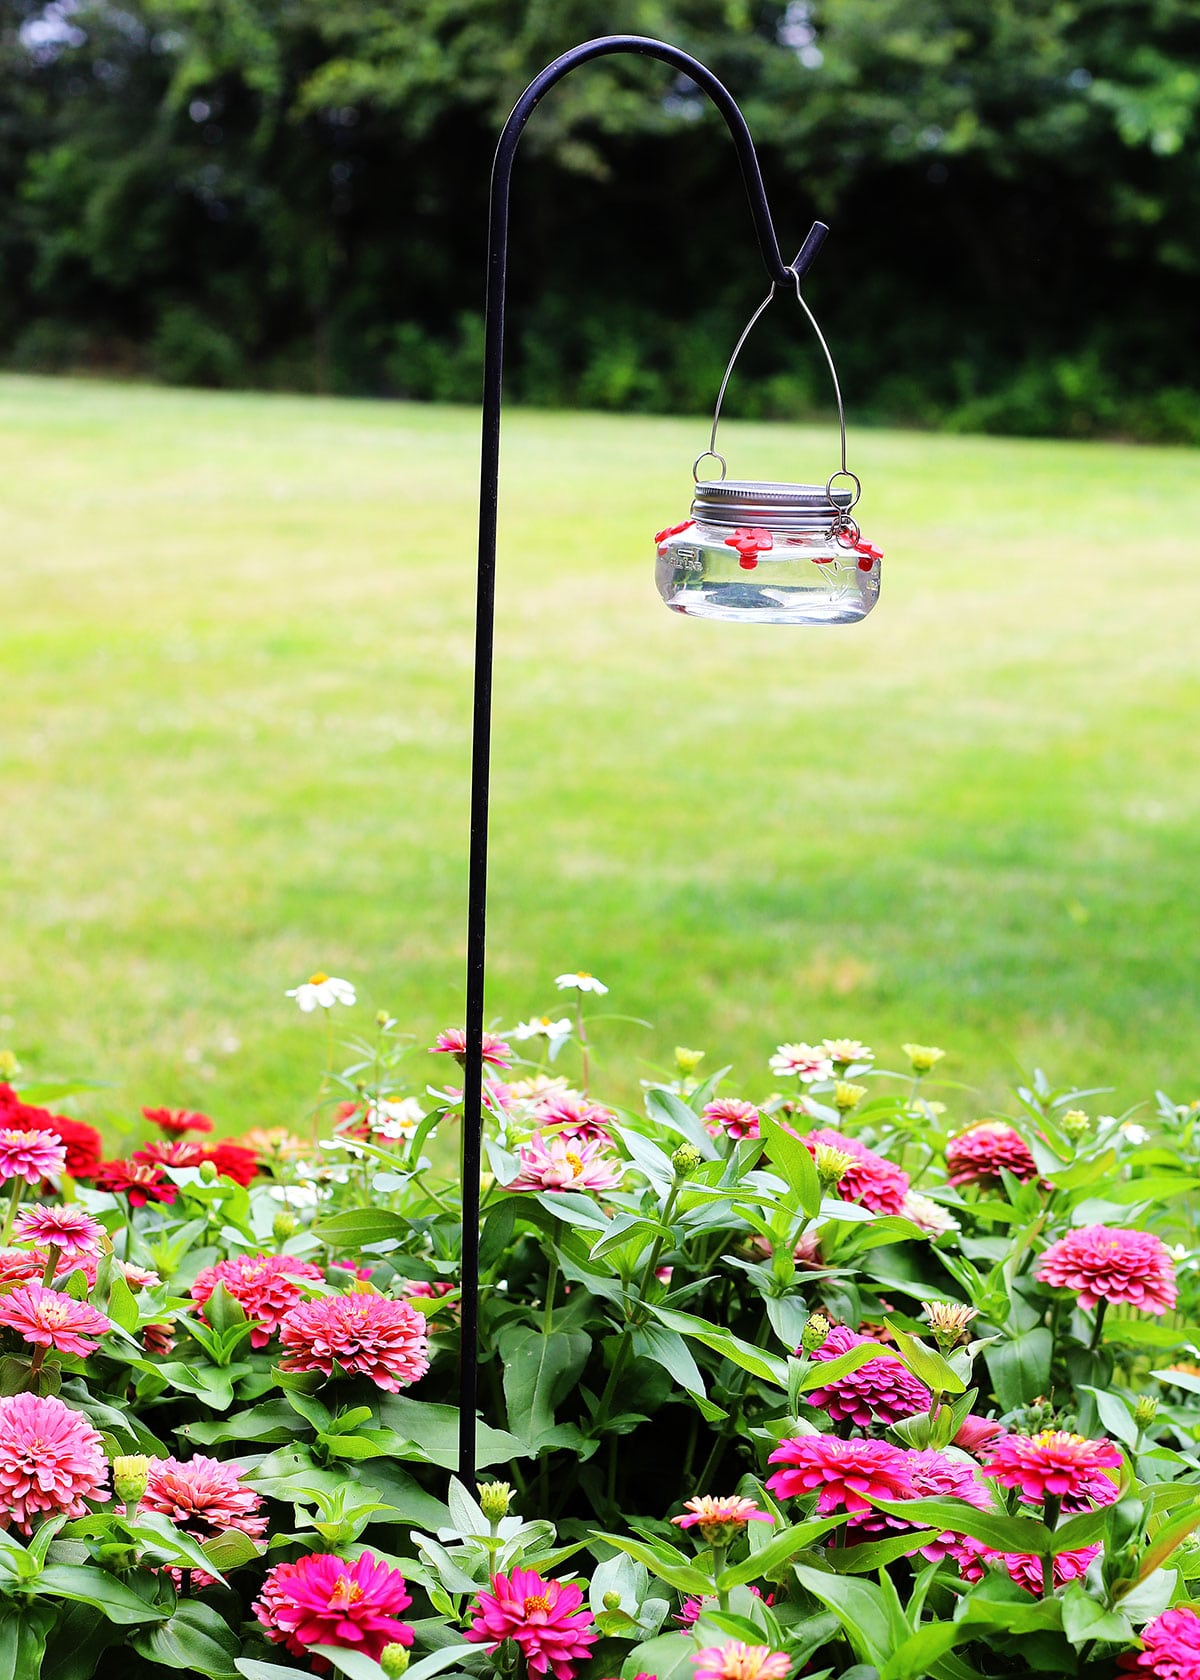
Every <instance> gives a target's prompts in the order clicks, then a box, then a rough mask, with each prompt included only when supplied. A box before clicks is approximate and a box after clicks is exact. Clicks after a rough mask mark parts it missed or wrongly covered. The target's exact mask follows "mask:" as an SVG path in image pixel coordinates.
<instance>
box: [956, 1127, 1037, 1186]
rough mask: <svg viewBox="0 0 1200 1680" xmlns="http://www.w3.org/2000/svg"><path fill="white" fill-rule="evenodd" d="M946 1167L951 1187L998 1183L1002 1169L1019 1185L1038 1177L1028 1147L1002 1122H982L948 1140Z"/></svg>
mask: <svg viewBox="0 0 1200 1680" xmlns="http://www.w3.org/2000/svg"><path fill="white" fill-rule="evenodd" d="M946 1166H947V1168H948V1172H947V1177H948V1178H949V1180H950V1183H951V1184H1000V1183H1001V1182H1002V1179H1001V1176H1000V1175H1001V1169H1002V1168H1003V1169H1004V1170H1005V1171H1007V1172H1010V1173H1012V1175H1013V1177H1014V1178H1019V1179H1021V1180H1022V1182H1024V1180H1026V1179H1029V1178H1036V1177H1037V1175H1038V1170H1037V1162H1036V1161H1035V1160H1034V1158H1033V1156H1032V1155H1031V1154H1030V1151H1029V1145H1028V1144H1027V1143H1026V1142H1025V1139H1024V1138H1023V1137H1022V1136H1021V1134H1020V1132H1018V1131H1015V1130H1014V1129H1013V1127H1012V1126H1008V1125H1005V1123H1004V1121H1003V1120H983V1121H981V1122H980V1124H979V1125H978V1126H972V1127H971V1128H970V1129H969V1130H968V1131H965V1132H960V1133H959V1135H958V1137H956V1138H951V1139H950V1142H949V1143H948V1144H947V1145H946Z"/></svg>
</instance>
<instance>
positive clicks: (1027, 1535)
mask: <svg viewBox="0 0 1200 1680" xmlns="http://www.w3.org/2000/svg"><path fill="white" fill-rule="evenodd" d="M868 1497H869V1496H868ZM871 1504H872V1505H874V1506H876V1507H877V1508H878V1509H879V1510H881V1511H886V1512H887V1514H888V1515H889V1516H891V1517H903V1518H904V1520H905V1522H910V1523H913V1524H914V1525H915V1526H917V1527H920V1528H935V1529H937V1531H938V1533H939V1534H942V1533H945V1532H946V1531H947V1530H950V1531H951V1532H953V1533H955V1534H969V1535H970V1536H971V1538H972V1539H973V1540H982V1541H983V1543H984V1545H985V1546H990V1547H991V1549H992V1550H993V1551H995V1552H1036V1553H1037V1554H1039V1555H1041V1554H1042V1553H1044V1552H1046V1551H1049V1550H1050V1549H1051V1546H1052V1543H1053V1539H1054V1536H1053V1535H1052V1534H1051V1531H1050V1530H1049V1529H1048V1528H1047V1527H1046V1525H1045V1523H1040V1522H1035V1521H1034V1520H1033V1519H1032V1518H1030V1517H1009V1516H1005V1515H1004V1514H1003V1513H1002V1512H995V1513H993V1512H991V1511H977V1510H976V1509H975V1507H974V1505H968V1504H967V1503H966V1501H965V1500H962V1499H903V1500H900V1499H872V1500H871ZM1087 1515H1089V1516H1090V1515H1092V1513H1091V1512H1088V1513H1087ZM1060 1549H1065V1548H1060Z"/></svg>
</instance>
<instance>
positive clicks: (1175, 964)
mask: <svg viewBox="0 0 1200 1680" xmlns="http://www.w3.org/2000/svg"><path fill="white" fill-rule="evenodd" d="M0 426H2V428H3V458H4V461H5V465H6V470H5V489H4V492H3V497H2V499H0V500H2V512H0V547H2V554H3V576H4V607H3V614H2V618H0V624H2V635H3V643H4V688H3V694H4V706H3V718H4V722H3V732H2V741H0V754H2V757H0V765H2V768H0V778H2V782H0V785H2V789H3V800H4V854H5V858H6V867H5V869H4V874H3V882H4V884H3V899H2V904H0V912H2V915H3V928H4V945H5V952H6V960H5V963H4V965H3V966H4V972H3V976H2V978H0V1010H2V1011H3V1015H2V1016H0V1020H2V1023H3V1024H2V1027H0V1043H3V1042H5V1041H7V1042H8V1043H10V1044H11V1045H12V1047H13V1048H14V1049H15V1050H16V1051H17V1052H18V1054H19V1055H20V1056H21V1059H22V1061H23V1063H24V1064H25V1066H26V1069H27V1070H28V1071H29V1073H31V1074H36V1075H37V1076H46V1077H49V1076H51V1075H68V1076H69V1075H86V1076H92V1077H95V1078H99V1079H103V1080H107V1081H108V1082H109V1089H108V1090H107V1091H106V1092H105V1093H103V1094H102V1095H101V1096H99V1097H98V1098H96V1099H95V1100H94V1101H91V1102H90V1104H88V1103H85V1105H84V1107H85V1111H90V1112H92V1113H100V1112H104V1113H106V1114H108V1115H116V1116H120V1115H122V1114H124V1115H128V1114H131V1113H133V1112H135V1111H136V1108H137V1106H138V1105H140V1104H142V1103H183V1104H188V1105H194V1106H199V1107H203V1108H205V1109H206V1110H207V1111H208V1112H210V1113H212V1114H214V1115H215V1116H217V1117H218V1119H219V1120H220V1121H221V1122H222V1123H223V1124H225V1125H227V1126H228V1127H229V1128H231V1129H234V1130H236V1129H238V1128H240V1127H242V1126H244V1125H248V1124H251V1123H267V1122H279V1121H294V1120H296V1119H297V1118H298V1117H299V1116H301V1115H302V1114H303V1112H304V1110H305V1107H306V1105H307V1104H308V1103H310V1102H311V1097H312V1093H313V1090H314V1088H315V1085H316V1081H317V1078H318V1075H319V1070H320V1066H321V1061H322V1056H323V1053H324V1035H323V1032H322V1026H321V1023H319V1022H317V1021H315V1020H313V1019H304V1018H301V1017H300V1016H299V1015H298V1013H297V1012H296V1011H295V1008H294V1006H293V1004H292V1003H291V1002H289V1001H288V1000H286V999H285V998H284V996H283V994H284V991H285V989H286V988H287V987H289V986H294V985H296V984H297V983H298V982H299V981H300V980H302V979H304V978H305V977H307V975H308V974H309V972H310V971H311V970H313V969H315V968H318V967H320V968H324V969H326V970H328V971H329V972H331V973H335V974H342V975H346V976H348V977H349V978H351V979H353V980H354V981H355V982H356V983H357V984H358V986H359V988H360V994H361V997H362V1000H363V1006H362V1008H360V1009H358V1010H356V1011H354V1012H353V1014H352V1015H351V1014H347V1015H346V1016H345V1017H344V1023H343V1024H344V1025H345V1026H346V1027H347V1028H349V1026H350V1025H351V1023H352V1022H354V1021H355V1020H356V1018H357V1021H358V1024H359V1025H361V1026H363V1027H365V1026H366V1025H367V1024H368V1023H369V1020H370V1017H371V1015H372V1014H373V1012H374V1010H375V1009H376V1008H377V1007H378V1006H380V1005H385V1006H386V1007H388V1008H389V1009H391V1010H392V1011H393V1012H394V1013H395V1014H396V1015H397V1016H398V1017H399V1018H400V1019H401V1021H402V1022H404V1023H405V1024H406V1025H408V1026H410V1027H411V1030H412V1031H413V1033H414V1034H415V1036H416V1040H417V1042H418V1044H421V1045H424V1044H428V1043H430V1042H432V1039H431V1036H430V1035H432V1033H433V1032H435V1031H436V1029H437V1028H439V1027H441V1026H443V1025H446V1024H449V1023H454V1022H460V1021H461V1019H462V1013H463V1004H462V990H463V980H462V969H463V919H464V906H465V892H466V889H465V877H466V864H465V859H466V826H467V778H468V746H469V726H470V688H469V683H470V672H471V654H472V615H473V568H474V520H475V511H474V509H475V495H476V471H477V468H476V461H477V418H476V416H475V415H474V414H473V413H472V412H470V411H466V410H462V409H450V408H435V407H411V406H397V405H387V406H385V405H377V404H371V403H364V402H338V401H322V400H313V399H308V398H290V397H266V396H257V395H255V396H235V395H207V394H195V393H182V392H175V391H163V390H152V389H142V388H136V387H129V386H109V385H102V384H92V383H82V382H68V381H62V382H56V381H42V380H34V379H24V378H21V379H18V378H8V379H4V380H0ZM723 438H724V440H725V442H724V444H723V447H726V452H727V453H728V455H729V457H730V465H731V472H732V473H733V475H734V476H742V477H762V478H776V477H777V478H785V479H790V478H813V479H823V478H824V477H825V476H826V474H827V473H828V471H829V470H830V468H831V467H832V466H833V465H834V464H835V454H834V449H835V438H834V435H833V433H832V431H831V430H830V429H828V428H826V429H821V430H814V429H809V428H800V427H787V426H768V425H749V424H743V425H732V424H731V425H729V426H728V427H727V428H726V429H725V431H724V433H723ZM704 442H705V430H704V427H703V425H702V424H701V423H700V422H699V421H695V420H689V421H674V420H662V419H652V418H636V419H624V418H619V417H612V416H605V417H599V416H592V415H574V414H547V413H519V412H518V413H513V414H512V415H511V417H510V418H509V419H508V420H507V421H506V429H505V449H504V483H503V488H502V495H501V556H500V574H499V579H500V581H499V603H498V605H499V613H498V626H499V628H498V636H499V641H498V647H499V654H498V663H497V679H496V680H497V687H496V750H495V765H494V799H493V815H492V834H493V853H492V875H491V880H492V893H491V902H490V985H489V1014H490V1015H492V1016H494V1017H495V1018H497V1019H498V1020H499V1021H501V1022H503V1023H505V1024H511V1023H512V1022H513V1021H514V1020H515V1019H516V1018H517V1017H518V1015H525V1014H528V1013H530V1012H531V1011H534V1010H536V1011H538V1012H541V1011H543V1010H546V1009H547V1008H555V1009H556V1010H557V1008H558V1005H559V1003H560V1002H561V1001H562V1000H561V999H560V998H559V995H558V994H557V993H556V992H555V991H554V988H553V985H552V979H553V976H554V975H555V974H557V973H559V972H560V971H561V970H563V969H567V968H570V969H574V968H580V967H582V968H588V969H592V970H594V971H595V972H596V973H597V974H599V975H601V976H602V977H603V978H604V979H605V980H606V981H607V982H608V984H609V985H610V987H611V993H610V996H609V997H608V998H607V999H605V1000H604V1003H605V1004H606V1005H608V1006H611V1008H612V1009H613V1010H615V1011H618V1012H621V1013H623V1014H626V1015H631V1016H641V1017H645V1018H646V1019H648V1020H651V1021H653V1022H654V1023H655V1031H654V1032H653V1033H648V1032H644V1031H642V1030H641V1029H638V1028H634V1027H628V1026H621V1027H618V1026H612V1025H610V1026H609V1027H608V1028H604V1027H599V1028H597V1041H598V1050H599V1054H600V1059H601V1069H600V1086H601V1089H607V1090H608V1091H609V1092H610V1093H615V1094H616V1095H617V1096H618V1097H623V1098H629V1097H630V1096H631V1095H632V1093H633V1092H634V1091H635V1090H636V1080H637V1078H638V1076H639V1075H642V1074H646V1073H648V1072H649V1071H650V1065H651V1064H654V1063H660V1064H661V1062H663V1061H664V1060H669V1058H670V1051H671V1047H672V1046H673V1045H674V1044H676V1043H684V1044H688V1045H691V1046H694V1047H696V1048H702V1049H705V1050H706V1051H707V1052H708V1056H709V1061H708V1063H707V1064H706V1065H707V1066H710V1067H711V1066H714V1065H719V1064H720V1063H723V1062H725V1061H732V1062H734V1064H735V1068H736V1075H737V1077H738V1078H739V1079H741V1080H744V1081H745V1084H746V1087H747V1088H748V1089H749V1090H750V1091H751V1092H757V1093H761V1092H762V1091H764V1090H765V1089H766V1088H768V1087H769V1078H768V1075H767V1073H766V1068H765V1059H766V1057H767V1055H768V1054H769V1053H770V1051H771V1050H772V1049H773V1048H774V1046H775V1044H776V1043H777V1042H779V1041H780V1040H785V1039H811V1038H814V1037H817V1038H819V1037H821V1036H822V1035H832V1034H854V1035H860V1036H863V1037H865V1038H868V1039H869V1040H870V1041H872V1042H873V1043H874V1044H875V1045H876V1048H877V1049H880V1050H881V1051H883V1050H887V1051H888V1052H889V1057H890V1059H892V1060H893V1061H894V1059H895V1052H894V1048H893V1047H894V1046H895V1045H896V1044H898V1043H899V1042H901V1041H903V1040H905V1039H910V1038H915V1039H918V1040H921V1041H924V1042H932V1043H939V1044H942V1045H944V1046H946V1048H947V1049H948V1050H949V1051H950V1052H951V1055H950V1056H949V1057H948V1058H947V1060H946V1062H945V1063H943V1068H944V1070H945V1072H946V1075H947V1077H948V1078H957V1079H963V1080H967V1081H970V1082H972V1083H974V1084H976V1085H977V1086H979V1087H980V1094H979V1098H978V1101H979V1103H980V1104H982V1103H985V1102H987V1101H989V1100H990V1101H995V1100H996V1098H997V1096H998V1094H999V1092H1000V1090H1001V1088H1002V1086H1003V1085H1004V1084H1005V1082H1006V1081H1007V1080H1008V1078H1009V1077H1010V1075H1011V1074H1012V1072H1013V1071H1014V1069H1015V1067H1016V1066H1017V1065H1018V1064H1022V1065H1024V1066H1027V1067H1028V1066H1030V1065H1032V1064H1034V1063H1040V1064H1042V1065H1044V1066H1045V1067H1046V1068H1047V1070H1048V1071H1049V1072H1051V1074H1052V1075H1053V1076H1056V1077H1059V1078H1062V1079H1067V1078H1073V1079H1075V1080H1077V1081H1078V1082H1081V1083H1089V1084H1090V1083H1115V1084H1116V1085H1117V1086H1118V1092H1117V1095H1116V1096H1115V1097H1114V1098H1112V1099H1111V1101H1112V1103H1117V1102H1120V1103H1125V1102H1128V1101H1133V1100H1135V1099H1137V1098H1140V1097H1143V1096H1145V1095H1147V1094H1148V1093H1149V1091H1150V1090H1152V1089H1153V1087H1154V1086H1155V1085H1165V1086H1166V1087H1167V1088H1169V1089H1171V1090H1172V1091H1173V1092H1175V1093H1177V1095H1178V1096H1179V1097H1180V1098H1181V1099H1182V1098H1184V1097H1191V1096H1194V1095H1196V1094H1197V1090H1198V1087H1200V1067H1198V1065H1197V1048H1196V1030H1195V1004H1196V997H1195V993H1196V986H1195V972H1196V954H1195V929H1196V918H1197V909H1198V908H1200V870H1198V868H1197V842H1196V835H1197V828H1198V822H1197V817H1198V809H1197V808H1198V805H1200V778H1198V776H1197V757H1196V744H1195V740H1196V720H1197V715H1198V711H1200V707H1198V700H1200V680H1198V678H1197V667H1196V628H1197V623H1198V621H1200V611H1198V609H1200V570H1198V568H1197V566H1196V540H1195V532H1196V531H1197V530H1200V473H1198V472H1197V459H1196V456H1195V455H1194V454H1189V453H1187V452H1185V451H1181V450H1151V449H1131V448H1123V447H1120V446H1115V445H1100V444H1086V445H1074V444H1067V443H1041V442H1037V443H1031V442H1008V441H998V440H992V439H989V440H981V439H973V438H971V439H968V438H942V437H931V436H924V435H919V434H907V433H895V432H859V433H857V434H855V433H854V432H853V430H852V433H851V465H853V466H854V467H855V468H856V469H857V470H858V471H859V472H860V473H861V475H862V477H863V480H864V484H865V486H866V490H865V495H864V498H863V503H862V508H861V512H862V519H863V527H864V531H865V533H866V534H867V535H868V536H869V537H871V538H872V539H874V540H876V541H877V542H879V543H880V544H881V546H882V547H883V548H884V549H885V550H886V559H885V562H884V567H883V576H884V583H883V595H882V598H881V600H880V604H879V606H878V608H877V609H876V611H875V613H874V614H873V616H872V617H871V618H870V619H869V620H868V621H867V622H866V623H865V624H863V625H862V626H859V627H855V628H845V629H826V630H819V629H815V630H806V631H805V630H791V629H786V628H775V627H760V628H758V629H749V628H743V627H741V626H726V625H721V624H710V623H703V622H698V621H694V620H687V619H682V618H679V617H676V616H675V615H673V614H670V613H668V612H667V611H666V610H665V609H664V608H663V607H662V605H661V604H660V603H659V601H658V598H657V595H656V593H655V590H654V585H653V578H652V550H653V545H652V541H651V535H652V533H653V532H654V531H655V530H656V529H658V528H659V527H660V526H662V525H666V524H669V523H671V522H673V521H675V520H678V519H681V518H683V517H685V516H686V512H687V505H688V499H689V495H688V492H689V485H690V465H691V461H692V459H693V457H694V455H695V454H696V453H697V451H698V450H699V449H700V448H701V447H702V446H703V444H704ZM441 1072H444V1069H441V1068H440V1067H438V1066H437V1065H435V1064H433V1063H429V1062H428V1061H427V1059H426V1058H424V1057H419V1058H417V1059H416V1061H415V1062H414V1077H416V1078H417V1079H418V1080H419V1081H423V1080H424V1079H425V1078H429V1077H433V1076H435V1075H437V1074H438V1073H441ZM606 1081H607V1083H606ZM966 1100H968V1101H974V1100H975V1099H966ZM1101 1106H1106V1105H1101Z"/></svg>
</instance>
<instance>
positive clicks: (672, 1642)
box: [621, 1633, 696, 1680]
mask: <svg viewBox="0 0 1200 1680" xmlns="http://www.w3.org/2000/svg"><path fill="white" fill-rule="evenodd" d="M695 1655H696V1642H695V1640H694V1639H692V1638H691V1636H690V1635H689V1634H686V1633H660V1634H658V1635H657V1637H656V1638H654V1639H647V1640H646V1641H645V1642H644V1644H641V1645H635V1646H634V1648H633V1650H632V1651H630V1653H629V1655H628V1656H627V1657H626V1658H625V1661H624V1662H623V1663H622V1665H621V1674H622V1676H623V1680H634V1676H635V1675H638V1674H653V1675H654V1676H655V1677H656V1680H694V1676H695V1673H696V1665H695V1663H694V1662H693V1661H692V1658H693V1657H694V1656H695Z"/></svg>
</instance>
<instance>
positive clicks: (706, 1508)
mask: <svg viewBox="0 0 1200 1680" xmlns="http://www.w3.org/2000/svg"><path fill="white" fill-rule="evenodd" d="M683 1508H684V1511H685V1512H686V1513H687V1514H686V1515H685V1516H682V1517H672V1518H671V1521H672V1522H673V1523H674V1524H675V1525H676V1527H677V1528H698V1529H699V1530H700V1533H701V1535H702V1537H703V1538H704V1539H705V1540H707V1541H709V1542H710V1543H711V1544H712V1545H716V1546H721V1545H727V1544H728V1543H729V1541H730V1540H732V1539H733V1536H734V1535H735V1534H736V1533H738V1531H739V1530H741V1529H743V1528H745V1526H746V1524H747V1523H752V1522H766V1523H769V1522H774V1521H775V1518H774V1517H773V1516H771V1515H770V1514H769V1513H768V1512H766V1511H760V1510H759V1508H758V1506H757V1505H756V1504H755V1503H754V1501H753V1499H739V1498H738V1497H737V1495H736V1494H730V1495H726V1496H724V1497H717V1498H714V1496H713V1495H712V1494H707V1493H705V1494H700V1495H699V1496H698V1497H697V1498H695V1499H687V1500H685V1501H684V1506H683Z"/></svg>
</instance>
